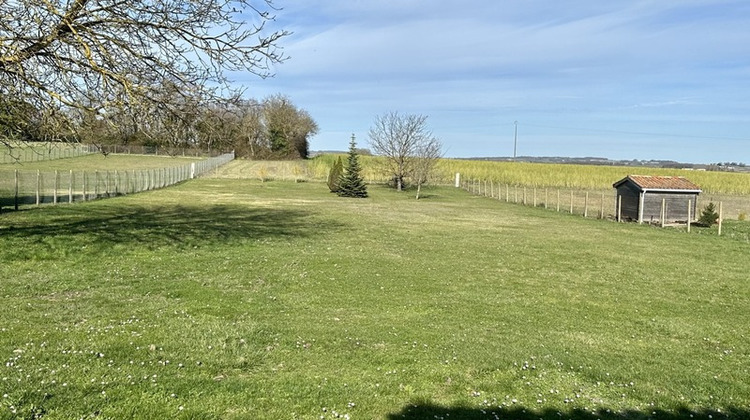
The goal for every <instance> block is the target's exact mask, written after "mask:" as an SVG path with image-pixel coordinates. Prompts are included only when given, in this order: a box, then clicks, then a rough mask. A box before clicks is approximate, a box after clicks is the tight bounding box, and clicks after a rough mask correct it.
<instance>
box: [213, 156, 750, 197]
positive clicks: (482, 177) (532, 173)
mask: <svg viewBox="0 0 750 420" xmlns="http://www.w3.org/2000/svg"><path fill="white" fill-rule="evenodd" d="M339 156H341V157H342V159H344V160H346V155H334V154H327V155H320V156H317V157H315V158H313V159H309V160H306V161H301V160H300V161H249V160H242V159H240V160H237V161H235V162H232V163H230V164H229V165H227V166H225V167H223V168H221V169H219V171H218V173H217V174H216V176H218V177H223V178H255V179H260V178H265V179H275V180H299V181H308V180H309V181H325V179H326V177H327V176H328V172H329V170H330V168H331V166H332V165H333V162H334V160H335V159H336V158H338V157H339ZM359 161H360V164H361V166H362V176H363V177H364V178H365V179H366V180H367V181H368V182H373V183H380V182H385V181H387V180H388V178H389V177H388V174H387V173H386V171H384V170H383V166H384V158H383V157H379V156H359ZM456 173H460V174H461V179H462V180H464V181H469V180H475V181H482V182H483V181H488V182H489V181H492V182H493V183H494V184H508V185H512V186H519V187H523V186H525V187H530V188H562V189H575V190H591V191H606V190H611V189H612V184H613V183H615V182H616V181H619V180H620V179H622V178H624V177H626V176H627V175H669V176H683V177H686V178H688V179H689V180H690V181H692V182H694V183H695V184H698V185H699V186H700V187H701V189H702V190H703V192H704V193H707V194H731V195H750V173H734V172H709V171H694V170H685V169H664V168H650V167H628V166H595V165H570V164H546V163H526V162H491V161H480V160H463V159H441V161H440V162H439V163H438V165H437V167H436V168H435V172H434V174H433V177H432V179H431V180H430V182H431V183H432V184H440V185H452V184H453V183H454V182H455V176H456Z"/></svg>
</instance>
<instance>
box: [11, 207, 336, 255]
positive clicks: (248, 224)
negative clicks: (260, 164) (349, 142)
mask: <svg viewBox="0 0 750 420" xmlns="http://www.w3.org/2000/svg"><path fill="white" fill-rule="evenodd" d="M43 217H44V218H42V217H33V218H29V219H26V220H23V221H21V222H20V223H17V224H16V225H15V226H8V227H5V228H3V229H0V234H2V236H3V237H6V238H19V239H23V240H24V241H30V242H33V241H35V240H42V239H44V238H49V237H62V238H65V237H69V238H70V239H71V240H82V241H85V242H86V243H87V245H91V246H100V247H107V246H111V245H114V244H118V245H133V246H145V247H148V248H158V247H163V246H169V247H184V246H205V245H212V244H227V243H232V242H236V241H247V240H263V239H271V238H285V237H286V238H291V237H309V236H313V235H319V234H320V232H321V231H323V232H325V231H328V232H330V231H331V230H335V229H336V228H338V227H340V224H339V223H337V222H335V221H332V220H326V219H320V218H316V219H314V218H313V217H312V213H310V212H307V211H304V210H299V209H269V208H254V207H247V206H239V205H208V206H207V205H201V206H172V207H146V206H143V207H116V206H101V207H91V206H69V207H65V208H60V210H59V211H55V212H54V213H45V214H44V216H43Z"/></svg>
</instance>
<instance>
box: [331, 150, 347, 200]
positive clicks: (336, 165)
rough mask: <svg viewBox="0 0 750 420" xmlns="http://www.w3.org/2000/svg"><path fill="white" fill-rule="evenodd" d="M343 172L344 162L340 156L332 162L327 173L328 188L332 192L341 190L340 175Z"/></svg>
mask: <svg viewBox="0 0 750 420" xmlns="http://www.w3.org/2000/svg"><path fill="white" fill-rule="evenodd" d="M343 174H344V163H343V162H342V161H341V156H339V158H338V159H336V161H335V162H333V166H332V167H331V171H330V172H329V173H328V189H329V190H331V192H332V193H338V192H339V190H341V176H342V175H343Z"/></svg>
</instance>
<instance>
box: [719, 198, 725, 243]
mask: <svg viewBox="0 0 750 420" xmlns="http://www.w3.org/2000/svg"><path fill="white" fill-rule="evenodd" d="M721 204H722V203H721V201H719V236H721V223H722V222H723V221H724V212H723V211H722V205H721Z"/></svg>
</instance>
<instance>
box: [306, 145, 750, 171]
mask: <svg viewBox="0 0 750 420" xmlns="http://www.w3.org/2000/svg"><path fill="white" fill-rule="evenodd" d="M368 152H369V151H368ZM346 153H347V152H345V151H339V150H318V151H313V152H310V157H315V156H317V155H325V154H346ZM451 159H460V160H483V161H492V162H529V163H561V164H568V165H602V166H632V167H644V168H676V169H687V170H694V171H723V172H750V167H748V166H747V165H745V164H744V163H742V162H723V163H722V162H719V163H711V164H703V163H685V162H677V161H674V160H638V159H633V160H613V159H607V158H603V157H593V156H586V157H564V156H518V157H516V158H512V157H509V156H494V157H470V158H451Z"/></svg>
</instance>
